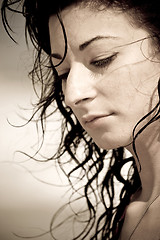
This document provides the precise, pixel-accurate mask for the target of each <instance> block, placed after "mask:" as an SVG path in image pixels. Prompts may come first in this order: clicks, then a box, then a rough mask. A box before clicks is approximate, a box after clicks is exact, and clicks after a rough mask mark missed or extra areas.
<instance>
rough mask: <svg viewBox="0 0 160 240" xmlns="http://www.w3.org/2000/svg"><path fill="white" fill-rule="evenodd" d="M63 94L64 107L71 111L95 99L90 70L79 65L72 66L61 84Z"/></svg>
mask: <svg viewBox="0 0 160 240" xmlns="http://www.w3.org/2000/svg"><path fill="white" fill-rule="evenodd" d="M63 93H64V97H65V103H66V105H67V106H69V107H70V108H72V109H73V108H74V107H76V106H83V104H84V103H86V102H89V101H91V100H93V99H94V98H95V97H96V88H95V83H94V78H93V76H92V75H91V72H90V70H89V69H87V68H86V67H85V66H82V65H81V64H80V63H77V64H76V65H75V66H73V67H72V68H71V69H70V72H69V75H68V78H67V80H66V81H65V82H64V83H63Z"/></svg>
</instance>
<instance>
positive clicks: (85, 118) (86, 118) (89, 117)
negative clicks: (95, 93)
mask: <svg viewBox="0 0 160 240" xmlns="http://www.w3.org/2000/svg"><path fill="white" fill-rule="evenodd" d="M108 115H109V114H102V115H95V114H94V115H93V114H90V115H85V116H83V117H82V121H83V122H84V123H88V122H92V121H93V120H95V119H96V118H101V117H106V116H108Z"/></svg>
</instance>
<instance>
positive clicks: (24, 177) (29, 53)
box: [0, 1, 66, 240]
mask: <svg viewBox="0 0 160 240" xmlns="http://www.w3.org/2000/svg"><path fill="white" fill-rule="evenodd" d="M0 3H1V1H0ZM9 20H10V22H11V23H12V24H11V25H12V27H13V28H14V33H12V36H13V37H14V38H15V39H16V41H17V42H18V44H15V43H14V42H13V41H12V40H11V39H10V38H9V37H8V35H7V34H6V32H5V30H4V28H3V26H2V22H0V240H16V239H23V238H22V237H16V236H15V235H14V234H13V233H16V234H18V235H21V236H34V235H37V234H41V233H43V232H45V231H48V229H49V225H50V221H51V218H52V215H53V213H54V212H55V211H56V210H57V209H58V207H59V206H61V205H62V204H63V202H64V199H65V196H64V193H65V192H66V188H65V187H57V186H54V184H55V183H56V184H57V185H61V184H62V183H65V181H66V179H65V178H64V177H62V176H61V175H60V176H59V174H58V173H57V171H56V169H55V167H54V166H53V165H54V164H53V162H48V163H41V162H36V161H34V160H30V159H29V157H27V156H25V155H24V154H23V153H21V152H25V153H27V154H30V155H31V156H33V154H34V153H35V151H36V150H37V149H38V147H39V146H38V144H37V142H38V137H39V136H38V134H37V129H36V125H35V123H34V122H30V123H29V124H25V123H26V120H27V119H29V118H30V117H31V113H32V109H33V106H32V103H36V101H37V98H36V95H35V93H34V91H33V88H32V84H31V80H30V79H29V77H28V72H29V71H30V70H31V68H32V65H33V49H32V47H30V48H29V49H27V46H26V43H25V40H24V22H23V18H21V17H15V16H14V15H12V14H10V15H9ZM0 21H1V19H0ZM25 119H26V120H25ZM53 122H54V123H53ZM53 122H51V123H50V124H49V125H48V126H49V127H48V128H49V129H48V135H47V138H48V139H47V141H46V142H48V143H49V144H47V146H43V148H44V149H43V151H44V152H45V153H46V152H47V154H48V155H50V154H52V153H54V144H55V145H56V142H57V138H58V137H59V134H58V133H59V130H60V126H59V125H58V122H59V121H58V117H57V118H56V116H54V121H53ZM22 125H25V126H23V127H22ZM50 129H52V130H55V131H54V132H55V133H54V134H53V133H50ZM62 238H63V237H62ZM32 239H34V238H32ZM35 239H42V240H49V239H51V237H50V236H49V235H43V236H42V237H38V238H35ZM64 239H65V237H64Z"/></svg>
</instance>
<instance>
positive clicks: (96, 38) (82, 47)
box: [51, 36, 118, 60]
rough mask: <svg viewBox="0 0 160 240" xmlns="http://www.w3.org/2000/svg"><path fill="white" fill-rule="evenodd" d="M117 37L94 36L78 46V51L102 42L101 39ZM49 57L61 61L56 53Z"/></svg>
mask: <svg viewBox="0 0 160 240" xmlns="http://www.w3.org/2000/svg"><path fill="white" fill-rule="evenodd" d="M117 38H118V37H114V36H96V37H94V38H92V39H90V40H88V41H86V42H84V43H82V44H81V45H79V50H80V51H83V50H84V49H85V48H86V47H88V46H89V45H90V44H91V43H93V42H95V41H98V40H102V39H117ZM51 57H53V58H56V59H59V60H61V59H62V56H61V55H60V54H58V53H51Z"/></svg>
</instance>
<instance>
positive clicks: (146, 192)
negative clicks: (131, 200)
mask: <svg viewBox="0 0 160 240" xmlns="http://www.w3.org/2000/svg"><path fill="white" fill-rule="evenodd" d="M157 125H159V124H156V123H154V124H152V125H151V126H148V127H147V128H148V129H145V130H144V132H142V133H141V134H140V136H139V137H138V138H137V139H136V141H135V144H136V152H137V155H138V159H137V157H136V155H135V152H134V151H133V148H132V146H129V147H128V148H127V149H128V150H129V151H130V152H131V153H132V155H133V156H134V158H135V160H136V164H137V168H138V170H139V169H140V168H139V164H140V165H141V171H140V173H139V175H140V179H141V183H142V192H141V194H140V196H139V198H138V199H139V200H142V201H149V200H150V199H152V198H154V197H155V196H156V195H158V194H160V174H159V173H160V127H159V126H157Z"/></svg>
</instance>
